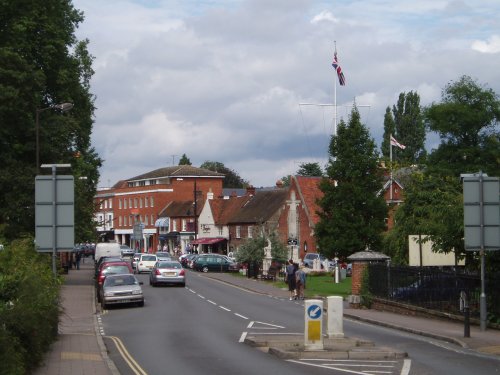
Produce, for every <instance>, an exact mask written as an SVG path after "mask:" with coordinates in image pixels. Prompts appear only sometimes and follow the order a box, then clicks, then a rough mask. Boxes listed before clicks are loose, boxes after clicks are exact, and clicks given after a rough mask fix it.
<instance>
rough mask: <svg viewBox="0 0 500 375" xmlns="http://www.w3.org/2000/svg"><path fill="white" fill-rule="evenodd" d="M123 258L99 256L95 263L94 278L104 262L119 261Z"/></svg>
mask: <svg viewBox="0 0 500 375" xmlns="http://www.w3.org/2000/svg"><path fill="white" fill-rule="evenodd" d="M122 260H123V259H122V258H121V257H107V256H104V257H101V258H99V261H97V262H96V263H95V274H94V278H97V275H98V274H99V271H100V270H101V266H102V264H103V263H104V262H121V261H122Z"/></svg>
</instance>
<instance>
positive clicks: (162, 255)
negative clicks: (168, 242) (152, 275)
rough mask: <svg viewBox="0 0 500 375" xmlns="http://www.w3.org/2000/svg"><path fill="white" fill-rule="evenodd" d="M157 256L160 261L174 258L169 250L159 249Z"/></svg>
mask: <svg viewBox="0 0 500 375" xmlns="http://www.w3.org/2000/svg"><path fill="white" fill-rule="evenodd" d="M156 257H157V258H158V260H159V261H160V260H171V259H172V256H171V255H170V253H169V252H167V251H157V252H156Z"/></svg>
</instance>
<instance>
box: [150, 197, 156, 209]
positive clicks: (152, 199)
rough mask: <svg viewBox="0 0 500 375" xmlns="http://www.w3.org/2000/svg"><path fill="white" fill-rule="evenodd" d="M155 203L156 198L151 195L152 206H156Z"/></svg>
mask: <svg viewBox="0 0 500 375" xmlns="http://www.w3.org/2000/svg"><path fill="white" fill-rule="evenodd" d="M154 203H155V201H154V198H153V197H151V204H150V206H151V207H154V206H155V204H154Z"/></svg>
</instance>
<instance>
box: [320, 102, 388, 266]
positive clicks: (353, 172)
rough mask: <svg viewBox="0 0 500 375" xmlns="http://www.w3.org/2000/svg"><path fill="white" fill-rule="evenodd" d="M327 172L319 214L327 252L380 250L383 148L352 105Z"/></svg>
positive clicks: (333, 143)
mask: <svg viewBox="0 0 500 375" xmlns="http://www.w3.org/2000/svg"><path fill="white" fill-rule="evenodd" d="M329 154H330V159H329V163H328V165H327V170H326V172H327V178H325V179H323V180H322V182H321V184H320V189H321V190H322V192H323V194H324V195H323V197H322V198H321V199H320V200H319V202H318V203H319V206H320V207H321V210H320V212H318V214H319V217H320V220H319V222H318V224H317V225H316V227H315V235H316V238H317V243H318V245H319V248H320V249H321V252H322V253H323V254H324V255H326V256H328V257H334V256H337V257H340V258H344V257H347V256H349V255H351V254H353V253H355V252H357V251H362V250H365V249H366V248H367V247H368V248H370V249H372V250H381V240H382V237H381V233H382V231H383V230H384V229H385V223H384V219H385V218H386V217H387V207H386V204H385V201H384V198H383V197H382V196H377V193H378V192H379V191H380V189H381V188H382V171H381V169H380V168H379V166H378V159H379V158H378V153H377V149H376V146H375V142H374V140H373V139H372V138H371V137H370V135H369V132H368V129H367V128H366V126H364V125H363V124H362V123H361V119H360V115H359V112H358V109H357V108H356V107H353V109H352V112H351V115H350V118H349V122H348V123H347V124H346V123H345V122H344V121H343V120H342V121H341V122H340V124H339V127H338V132H337V135H336V136H335V135H334V136H332V139H331V142H330V147H329Z"/></svg>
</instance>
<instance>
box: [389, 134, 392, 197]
mask: <svg viewBox="0 0 500 375" xmlns="http://www.w3.org/2000/svg"><path fill="white" fill-rule="evenodd" d="M391 139H392V134H389V160H390V166H389V167H390V168H391V181H390V184H391V187H390V190H389V191H390V196H389V199H390V201H391V203H392V144H391V142H390V140H391Z"/></svg>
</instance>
